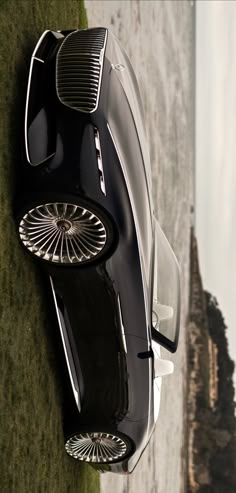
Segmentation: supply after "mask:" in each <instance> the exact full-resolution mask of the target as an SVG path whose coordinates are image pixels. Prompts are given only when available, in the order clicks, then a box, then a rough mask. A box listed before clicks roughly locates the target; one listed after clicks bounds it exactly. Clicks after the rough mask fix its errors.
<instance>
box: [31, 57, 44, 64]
mask: <svg viewBox="0 0 236 493" xmlns="http://www.w3.org/2000/svg"><path fill="white" fill-rule="evenodd" d="M33 58H34V60H37V61H38V62H42V63H44V60H41V58H38V57H37V56H34V57H33Z"/></svg>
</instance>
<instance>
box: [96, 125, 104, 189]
mask: <svg viewBox="0 0 236 493" xmlns="http://www.w3.org/2000/svg"><path fill="white" fill-rule="evenodd" d="M94 137H95V147H96V151H97V164H98V171H99V179H100V188H101V190H102V193H103V194H104V195H106V185H105V178H104V171H103V163H102V150H101V143H100V137H99V132H98V129H97V127H94Z"/></svg>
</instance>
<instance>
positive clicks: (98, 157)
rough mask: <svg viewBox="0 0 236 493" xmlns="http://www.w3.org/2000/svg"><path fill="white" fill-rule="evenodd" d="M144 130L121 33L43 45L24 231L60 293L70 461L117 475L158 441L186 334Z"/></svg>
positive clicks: (34, 66)
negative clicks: (166, 385)
mask: <svg viewBox="0 0 236 493" xmlns="http://www.w3.org/2000/svg"><path fill="white" fill-rule="evenodd" d="M143 122H144V118H143V110H142V104H141V98H140V94H139V90H138V85H137V81H136V78H135V75H134V72H133V69H132V67H131V65H130V61H129V59H128V58H127V55H126V54H125V52H124V51H123V49H122V48H121V47H120V45H119V43H118V41H117V39H116V38H115V37H114V36H113V34H112V33H111V32H109V31H108V30H107V29H105V28H94V29H86V30H80V31H62V32H60V31H58V32H52V31H45V32H44V33H43V34H42V36H41V38H40V39H39V41H38V43H37V46H36V48H35V50H34V52H33V55H32V59H31V64H30V71H29V81H28V89H27V98H26V110H25V127H24V130H25V145H24V156H23V159H22V162H21V168H20V178H19V186H18V192H17V197H16V201H15V209H16V217H17V230H18V234H19V238H20V241H21V243H22V245H23V246H24V248H25V249H26V250H27V251H28V252H30V254H31V255H32V256H33V257H34V258H35V259H36V260H38V261H39V262H41V265H42V268H43V269H44V271H46V275H47V276H48V279H49V281H50V285H51V291H52V300H53V302H54V305H55V310H56V315H57V320H58V327H59V331H60V336H61V341H62V346H63V350H64V361H65V365H66V368H67V373H66V378H65V385H67V386H68V391H69V392H70V399H69V400H68V403H69V405H68V406H67V410H66V414H65V415H66V420H65V448H66V451H67V452H68V454H70V455H71V456H72V457H74V458H76V459H79V460H81V461H86V462H88V463H91V464H92V465H94V466H95V467H96V468H98V469H99V470H110V471H113V472H117V473H129V472H131V471H132V470H133V469H134V467H135V465H136V463H137V462H138V460H139V458H140V456H141V454H142V452H143V450H144V448H145V447H146V445H147V443H148V441H149V439H150V436H151V433H152V431H153V429H154V425H155V421H156V419H157V415H158V410H159V402H160V387H161V377H162V376H163V375H164V374H167V373H171V372H172V370H173V364H172V363H171V362H169V361H164V360H162V359H161V358H160V345H161V346H164V347H165V348H167V349H168V350H169V351H171V352H174V351H176V349H177V343H178V334H179V317H180V315H179V314H180V281H179V269H178V264H177V261H176V258H175V256H174V254H173V252H172V250H171V247H170V245H169V243H168V241H167V239H166V237H165V235H164V234H163V232H162V230H161V228H160V226H159V224H158V222H157V220H156V218H155V216H154V212H153V210H154V209H153V204H152V196H151V169H150V162H149V156H148V149H147V144H146V138H145V132H144V126H143ZM68 384H69V385H68ZM167 419H168V417H167Z"/></svg>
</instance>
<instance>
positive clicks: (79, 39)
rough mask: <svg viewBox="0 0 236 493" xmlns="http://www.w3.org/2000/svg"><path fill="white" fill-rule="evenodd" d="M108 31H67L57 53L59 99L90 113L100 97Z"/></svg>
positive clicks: (71, 106)
mask: <svg viewBox="0 0 236 493" xmlns="http://www.w3.org/2000/svg"><path fill="white" fill-rule="evenodd" d="M106 33H107V30H106V29H104V28H94V29H87V30H82V31H75V32H73V33H71V34H69V35H68V36H67V37H66V39H65V41H64V42H63V43H62V46H61V48H60V50H59V52H58V55H57V64H56V88H57V95H58V97H59V99H60V101H61V102H62V103H63V104H65V105H66V106H69V107H70V108H73V109H75V110H77V111H83V112H85V113H92V112H93V111H95V110H96V108H97V106H98V100H99V92H100V84H101V77H102V67H103V56H104V49H105V43H106Z"/></svg>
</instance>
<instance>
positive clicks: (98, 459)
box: [65, 432, 131, 464]
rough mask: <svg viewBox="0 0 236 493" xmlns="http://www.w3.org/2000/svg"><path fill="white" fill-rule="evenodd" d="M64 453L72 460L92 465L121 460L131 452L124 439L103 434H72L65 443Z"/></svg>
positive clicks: (128, 443)
mask: <svg viewBox="0 0 236 493" xmlns="http://www.w3.org/2000/svg"><path fill="white" fill-rule="evenodd" d="M65 449H66V452H67V453H68V454H69V455H70V456H71V457H73V458H74V459H77V460H81V461H84V462H89V463H94V464H107V463H112V462H117V461H120V460H123V459H124V458H125V457H126V456H127V455H128V454H129V452H130V450H131V444H130V442H129V441H128V439H127V438H126V437H123V436H121V435H116V434H115V435H114V434H111V433H103V432H96V433H95V432H90V433H78V434H73V435H72V436H71V437H70V438H68V440H67V441H66V443H65Z"/></svg>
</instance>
